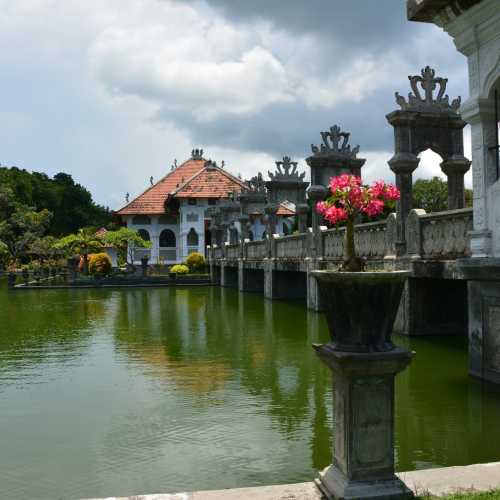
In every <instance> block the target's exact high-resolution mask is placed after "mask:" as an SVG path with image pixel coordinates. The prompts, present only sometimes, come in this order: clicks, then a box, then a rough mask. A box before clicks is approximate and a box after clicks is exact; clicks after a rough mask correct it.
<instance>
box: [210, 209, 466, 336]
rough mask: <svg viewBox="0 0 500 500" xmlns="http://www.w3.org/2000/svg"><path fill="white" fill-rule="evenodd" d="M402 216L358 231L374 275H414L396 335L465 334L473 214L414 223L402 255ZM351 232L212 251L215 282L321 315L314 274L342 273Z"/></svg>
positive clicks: (452, 213)
mask: <svg viewBox="0 0 500 500" xmlns="http://www.w3.org/2000/svg"><path fill="white" fill-rule="evenodd" d="M397 227H398V224H397V215H396V214H395V213H393V214H391V215H390V216H389V217H388V218H387V219H386V220H383V221H377V222H370V223H365V224H359V225H357V226H355V242H356V248H357V252H358V254H359V255H360V256H361V257H362V258H363V259H364V260H365V262H366V266H367V268H368V269H372V270H393V269H405V270H408V271H410V272H411V277H410V278H409V280H408V283H407V285H406V289H405V292H404V296H403V299H402V302H401V306H400V311H399V315H398V319H397V321H396V331H398V332H400V333H403V334H407V335H425V334H436V333H439V334H442V333H450V334H461V333H462V334H466V332H467V282H466V279H465V275H464V272H463V269H462V267H461V266H460V265H457V262H458V263H460V259H462V258H466V257H469V256H470V237H469V235H468V233H469V231H470V230H471V229H472V209H470V208H464V209H457V210H448V211H445V212H437V213H429V214H428V213H426V212H425V211H424V210H421V209H413V210H411V211H410V214H409V215H408V217H407V221H406V224H405V227H406V240H407V249H408V251H407V253H406V254H405V255H402V256H398V255H397ZM344 231H345V230H344V228H338V229H327V228H326V227H324V226H319V227H318V228H317V230H316V231H315V230H314V229H313V228H309V229H308V231H307V232H306V233H301V234H294V235H290V236H280V235H278V234H274V235H273V236H272V238H267V239H265V240H261V241H249V240H248V239H246V240H244V241H242V242H240V243H237V244H230V243H227V242H226V243H224V244H223V245H221V246H218V245H209V246H208V247H207V255H208V261H209V265H210V274H211V278H212V282H213V283H214V284H218V285H220V286H223V287H232V288H236V289H238V290H240V291H242V292H256V293H261V294H263V296H264V297H265V298H267V299H298V300H302V301H303V302H304V303H305V304H307V307H308V308H309V309H312V310H315V311H321V310H322V304H321V297H320V295H319V294H318V288H317V284H316V279H315V278H314V277H313V275H312V271H314V270H317V269H338V267H339V265H340V264H341V262H342V258H343V239H344Z"/></svg>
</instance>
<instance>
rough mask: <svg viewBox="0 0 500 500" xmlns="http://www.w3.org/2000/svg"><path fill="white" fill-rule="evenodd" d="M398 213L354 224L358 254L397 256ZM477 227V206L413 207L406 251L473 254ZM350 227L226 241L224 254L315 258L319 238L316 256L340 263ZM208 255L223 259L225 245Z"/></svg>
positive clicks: (420, 255)
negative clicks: (474, 217) (432, 209)
mask: <svg viewBox="0 0 500 500" xmlns="http://www.w3.org/2000/svg"><path fill="white" fill-rule="evenodd" d="M396 226H397V221H396V215H395V214H391V215H390V216H389V217H388V218H387V219H386V220H383V221H377V222H369V223H365V224H358V225H356V226H355V234H354V238H355V244H356V251H357V253H358V255H359V256H360V257H362V258H364V259H366V260H367V261H379V260H383V259H390V258H395V254H396V250H395V249H396V237H397V231H396ZM471 230H472V209H471V208H464V209H458V210H448V211H445V212H436V213H430V214H427V213H426V212H425V210H421V209H413V210H411V211H410V214H409V216H408V219H407V223H406V240H407V253H408V256H409V257H411V258H413V259H434V260H436V259H437V260H449V259H456V258H458V257H466V256H469V255H470V241H469V236H468V232H469V231H471ZM344 233H345V229H344V228H342V227H340V228H334V229H326V228H320V229H319V233H318V234H317V235H316V236H314V235H313V234H312V233H302V234H294V235H290V236H278V235H275V236H274V237H273V239H272V241H270V242H268V241H267V240H260V241H248V240H246V241H245V242H244V243H240V244H235V245H229V244H226V245H225V255H224V257H225V258H226V259H229V260H236V259H238V258H240V257H243V258H244V259H249V260H262V259H265V258H273V259H278V260H302V259H305V258H308V257H312V255H313V251H312V246H313V240H314V238H315V237H316V238H318V239H317V240H316V241H317V242H318V243H317V245H316V246H317V254H316V258H320V259H325V260H330V261H340V260H342V258H343V253H344ZM208 255H209V259H213V260H218V259H221V258H223V255H222V249H221V248H219V247H216V246H214V247H213V248H212V249H211V250H210V248H209V251H208Z"/></svg>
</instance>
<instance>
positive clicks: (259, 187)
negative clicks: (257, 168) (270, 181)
mask: <svg viewBox="0 0 500 500" xmlns="http://www.w3.org/2000/svg"><path fill="white" fill-rule="evenodd" d="M247 184H248V186H249V188H250V190H251V191H254V192H255V191H257V192H264V191H265V190H266V183H265V182H264V178H263V177H262V174H261V173H260V172H259V173H258V174H257V175H256V176H255V177H252V178H251V179H250V180H249V181H247Z"/></svg>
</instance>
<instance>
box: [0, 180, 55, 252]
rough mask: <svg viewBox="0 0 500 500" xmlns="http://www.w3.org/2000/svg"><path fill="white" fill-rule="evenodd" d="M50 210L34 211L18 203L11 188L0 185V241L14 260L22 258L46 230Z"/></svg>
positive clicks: (50, 216) (50, 215) (49, 218)
mask: <svg viewBox="0 0 500 500" xmlns="http://www.w3.org/2000/svg"><path fill="white" fill-rule="evenodd" d="M51 218H52V214H51V212H49V211H48V210H46V209H44V210H40V211H38V212H37V211H35V210H33V209H32V208H30V207H28V206H26V205H23V204H21V203H19V202H18V201H17V200H16V199H15V197H14V193H13V192H12V190H11V189H9V188H6V187H3V186H2V187H0V241H2V242H3V244H4V245H5V246H6V247H7V249H8V252H9V255H10V258H11V259H12V260H14V261H16V260H18V259H20V258H24V257H25V256H26V255H27V253H28V252H29V248H30V246H31V245H32V244H33V242H34V241H35V240H37V239H38V238H40V237H41V236H43V234H44V233H45V231H46V230H47V228H48V226H49V224H50V220H51Z"/></svg>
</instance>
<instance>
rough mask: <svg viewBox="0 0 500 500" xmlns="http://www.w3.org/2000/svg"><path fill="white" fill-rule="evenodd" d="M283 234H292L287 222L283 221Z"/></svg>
mask: <svg viewBox="0 0 500 500" xmlns="http://www.w3.org/2000/svg"><path fill="white" fill-rule="evenodd" d="M283 234H284V235H285V236H287V235H289V234H290V232H289V231H288V224H287V223H286V222H283Z"/></svg>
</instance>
